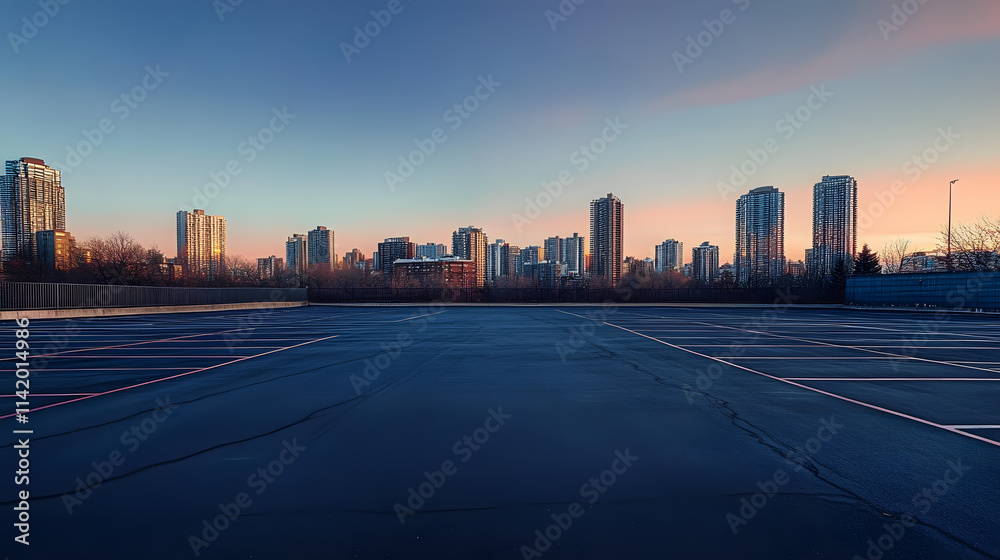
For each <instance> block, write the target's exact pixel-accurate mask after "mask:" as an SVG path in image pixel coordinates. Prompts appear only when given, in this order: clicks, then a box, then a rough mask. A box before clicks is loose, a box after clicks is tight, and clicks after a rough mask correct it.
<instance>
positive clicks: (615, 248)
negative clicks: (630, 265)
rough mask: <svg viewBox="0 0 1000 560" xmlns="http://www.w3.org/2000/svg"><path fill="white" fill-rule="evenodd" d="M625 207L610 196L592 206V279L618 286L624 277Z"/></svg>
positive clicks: (609, 194) (592, 203)
mask: <svg viewBox="0 0 1000 560" xmlns="http://www.w3.org/2000/svg"><path fill="white" fill-rule="evenodd" d="M624 220H625V207H624V205H623V204H622V201H621V200H619V199H618V198H617V197H616V196H615V195H613V194H611V193H608V196H607V197H605V198H599V199H597V200H594V201H592V202H591V203H590V258H591V269H590V275H591V276H594V277H601V278H605V279H606V280H607V281H608V283H609V284H611V285H617V284H618V281H619V280H621V277H622V258H623V255H624V253H623V252H622V246H623V245H622V243H623V238H624V235H623V234H624V229H625V228H624Z"/></svg>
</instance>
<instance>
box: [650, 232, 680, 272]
mask: <svg viewBox="0 0 1000 560" xmlns="http://www.w3.org/2000/svg"><path fill="white" fill-rule="evenodd" d="M654 260H655V262H656V271H657V272H670V271H676V272H680V271H681V269H683V268H684V244H683V243H681V242H680V241H677V240H676V239H668V240H666V241H664V242H663V243H661V244H660V245H657V246H656V259H654Z"/></svg>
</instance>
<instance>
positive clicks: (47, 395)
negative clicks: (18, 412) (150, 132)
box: [0, 393, 97, 399]
mask: <svg viewBox="0 0 1000 560" xmlns="http://www.w3.org/2000/svg"><path fill="white" fill-rule="evenodd" d="M96 394H97V393H31V395H30V396H32V397H85V396H90V395H96ZM15 397H17V395H0V399H6V398H15Z"/></svg>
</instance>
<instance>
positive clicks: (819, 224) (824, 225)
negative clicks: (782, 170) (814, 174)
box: [807, 175, 858, 276]
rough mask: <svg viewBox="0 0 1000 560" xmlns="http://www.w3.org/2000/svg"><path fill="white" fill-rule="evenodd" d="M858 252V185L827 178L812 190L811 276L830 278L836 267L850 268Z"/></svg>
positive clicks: (846, 179)
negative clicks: (840, 265) (844, 266)
mask: <svg viewBox="0 0 1000 560" xmlns="http://www.w3.org/2000/svg"><path fill="white" fill-rule="evenodd" d="M857 252H858V182H857V180H856V179H854V177H849V176H847V175H837V176H829V175H827V176H825V177H823V180H822V181H820V182H819V183H816V185H815V186H814V187H813V247H812V253H811V254H810V257H809V258H810V259H812V262H810V263H809V264H808V266H807V268H808V269H809V270H810V274H816V275H820V276H829V275H830V274H833V271H834V269H835V268H836V267H837V263H838V262H840V261H844V263H845V264H846V265H847V266H848V269H850V267H851V263H852V262H853V260H854V255H855V254H856V253H857Z"/></svg>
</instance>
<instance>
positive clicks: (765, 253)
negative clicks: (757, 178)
mask: <svg viewBox="0 0 1000 560" xmlns="http://www.w3.org/2000/svg"><path fill="white" fill-rule="evenodd" d="M733 267H734V268H735V269H736V277H737V280H738V281H739V282H740V284H742V285H748V284H751V283H756V282H759V281H767V280H770V279H772V278H776V277H779V276H783V275H784V274H785V193H783V192H781V191H779V190H778V189H776V188H774V187H760V188H757V189H753V190H752V191H750V192H749V193H747V194H745V195H743V196H741V197H740V198H739V200H738V201H737V202H736V260H735V261H734V262H733Z"/></svg>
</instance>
